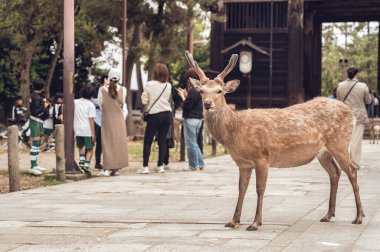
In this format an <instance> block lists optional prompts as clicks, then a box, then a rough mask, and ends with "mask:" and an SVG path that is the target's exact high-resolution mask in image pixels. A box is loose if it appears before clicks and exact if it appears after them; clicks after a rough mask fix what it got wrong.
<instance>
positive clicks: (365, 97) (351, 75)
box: [337, 67, 372, 169]
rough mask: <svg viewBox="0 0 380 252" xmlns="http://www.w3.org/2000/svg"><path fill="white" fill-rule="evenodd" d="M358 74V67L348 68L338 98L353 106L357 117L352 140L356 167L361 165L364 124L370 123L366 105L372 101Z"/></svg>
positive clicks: (351, 149) (340, 85) (352, 154)
mask: <svg viewBox="0 0 380 252" xmlns="http://www.w3.org/2000/svg"><path fill="white" fill-rule="evenodd" d="M358 75H359V70H358V69H357V68H356V67H349V68H348V69H347V77H348V79H347V80H345V81H343V82H341V83H339V85H338V89H337V98H338V100H340V101H342V102H343V103H345V104H346V105H347V106H349V107H350V108H351V110H352V111H353V112H354V115H355V119H356V124H355V125H354V129H353V132H352V137H351V142H350V155H351V161H352V163H353V165H354V166H355V168H356V169H360V167H361V166H360V159H361V151H362V139H363V133H364V126H365V124H366V123H368V115H367V110H366V105H369V104H371V102H372V97H371V95H370V93H369V89H368V86H367V85H366V84H365V83H363V82H359V80H358Z"/></svg>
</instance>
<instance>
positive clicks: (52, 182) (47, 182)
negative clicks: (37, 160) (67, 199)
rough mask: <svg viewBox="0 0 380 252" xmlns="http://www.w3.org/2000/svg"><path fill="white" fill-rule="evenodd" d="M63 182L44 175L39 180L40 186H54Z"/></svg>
mask: <svg viewBox="0 0 380 252" xmlns="http://www.w3.org/2000/svg"><path fill="white" fill-rule="evenodd" d="M64 183H65V182H63V181H60V180H57V179H54V178H49V177H45V178H44V179H43V180H42V181H41V185H42V186H55V185H60V184H64Z"/></svg>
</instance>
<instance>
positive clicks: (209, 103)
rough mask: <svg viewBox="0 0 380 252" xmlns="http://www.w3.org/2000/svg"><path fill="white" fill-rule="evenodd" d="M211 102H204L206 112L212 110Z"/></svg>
mask: <svg viewBox="0 0 380 252" xmlns="http://www.w3.org/2000/svg"><path fill="white" fill-rule="evenodd" d="M211 104H212V103H211V101H204V102H203V106H204V107H205V109H206V110H209V109H210V108H211Z"/></svg>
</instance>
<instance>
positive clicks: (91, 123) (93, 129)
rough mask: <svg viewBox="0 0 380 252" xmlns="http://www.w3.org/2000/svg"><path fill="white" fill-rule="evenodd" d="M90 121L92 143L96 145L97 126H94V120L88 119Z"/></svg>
mask: <svg viewBox="0 0 380 252" xmlns="http://www.w3.org/2000/svg"><path fill="white" fill-rule="evenodd" d="M88 121H89V122H90V128H91V135H92V142H93V143H95V140H96V137H95V124H94V118H88Z"/></svg>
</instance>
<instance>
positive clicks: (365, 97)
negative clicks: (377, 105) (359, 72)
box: [364, 87, 372, 105]
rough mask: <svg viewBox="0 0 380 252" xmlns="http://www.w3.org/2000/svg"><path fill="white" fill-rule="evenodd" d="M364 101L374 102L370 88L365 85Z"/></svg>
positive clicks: (367, 103)
mask: <svg viewBox="0 0 380 252" xmlns="http://www.w3.org/2000/svg"><path fill="white" fill-rule="evenodd" d="M364 103H365V104H366V105H370V104H371V103H372V95H371V94H370V93H369V88H368V87H365V90H364Z"/></svg>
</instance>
